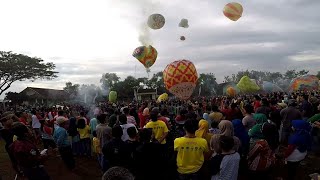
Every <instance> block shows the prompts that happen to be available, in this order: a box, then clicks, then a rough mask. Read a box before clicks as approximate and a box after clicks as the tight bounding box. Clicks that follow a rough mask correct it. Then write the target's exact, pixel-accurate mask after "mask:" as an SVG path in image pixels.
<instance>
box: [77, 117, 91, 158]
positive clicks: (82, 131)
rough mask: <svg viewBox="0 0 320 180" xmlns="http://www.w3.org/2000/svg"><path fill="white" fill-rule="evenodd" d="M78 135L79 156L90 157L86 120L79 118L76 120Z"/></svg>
mask: <svg viewBox="0 0 320 180" xmlns="http://www.w3.org/2000/svg"><path fill="white" fill-rule="evenodd" d="M77 130H78V133H79V135H80V146H81V148H80V155H86V156H89V157H90V156H91V140H90V126H88V125H87V124H86V120H85V119H83V118H80V119H79V120H78V128H77Z"/></svg>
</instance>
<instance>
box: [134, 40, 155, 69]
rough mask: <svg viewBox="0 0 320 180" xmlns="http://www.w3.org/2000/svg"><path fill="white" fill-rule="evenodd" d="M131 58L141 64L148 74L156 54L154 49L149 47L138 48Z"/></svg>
mask: <svg viewBox="0 0 320 180" xmlns="http://www.w3.org/2000/svg"><path fill="white" fill-rule="evenodd" d="M132 56H133V57H135V58H136V59H137V60H139V61H140V62H141V64H143V65H144V67H145V68H146V69H147V72H149V71H150V67H151V66H152V65H153V64H154V63H155V62H156V59H157V57H158V52H157V50H156V49H155V48H154V47H152V46H150V45H149V46H140V47H137V48H136V49H135V50H134V52H133V54H132Z"/></svg>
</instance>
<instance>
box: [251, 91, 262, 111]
mask: <svg viewBox="0 0 320 180" xmlns="http://www.w3.org/2000/svg"><path fill="white" fill-rule="evenodd" d="M259 107H261V98H260V96H258V95H255V96H254V102H253V108H254V112H256V110H257V109H258V108H259Z"/></svg>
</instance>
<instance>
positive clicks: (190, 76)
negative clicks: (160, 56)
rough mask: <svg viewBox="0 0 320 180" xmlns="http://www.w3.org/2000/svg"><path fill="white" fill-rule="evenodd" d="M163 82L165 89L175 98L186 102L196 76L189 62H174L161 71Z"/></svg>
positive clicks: (195, 81)
mask: <svg viewBox="0 0 320 180" xmlns="http://www.w3.org/2000/svg"><path fill="white" fill-rule="evenodd" d="M163 80H164V84H165V86H166V89H167V90H168V91H169V92H170V93H172V94H174V95H175V96H176V97H178V98H180V99H182V100H187V99H188V98H190V96H191V95H192V93H193V90H194V88H195V87H196V84H197V80H198V74H197V70H196V67H195V66H194V65H193V63H192V62H191V61H188V60H179V61H174V62H172V63H171V64H169V65H167V67H166V68H165V69H164V71H163Z"/></svg>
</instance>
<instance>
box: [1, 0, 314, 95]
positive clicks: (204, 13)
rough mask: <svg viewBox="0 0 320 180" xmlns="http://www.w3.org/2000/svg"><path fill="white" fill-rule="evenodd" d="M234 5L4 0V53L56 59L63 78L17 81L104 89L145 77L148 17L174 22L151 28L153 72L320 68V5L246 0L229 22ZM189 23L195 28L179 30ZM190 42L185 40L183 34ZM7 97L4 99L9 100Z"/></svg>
mask: <svg viewBox="0 0 320 180" xmlns="http://www.w3.org/2000/svg"><path fill="white" fill-rule="evenodd" d="M229 2H230V1H227V0H154V1H152V0H47V1H44V0H0V7H1V11H0V20H1V21H0V22H1V28H0V50H3V51H13V52H15V53H23V54H27V55H29V56H37V57H40V58H42V59H44V60H45V61H48V62H54V63H55V64H56V66H57V69H56V70H57V71H58V72H59V78H57V79H55V80H52V81H36V82H34V83H31V82H28V81H26V82H22V83H21V82H16V83H14V84H13V85H12V87H11V88H10V89H9V91H17V92H19V91H21V90H23V89H24V88H26V87H27V86H32V87H45V88H57V89H62V87H63V86H64V85H65V83H66V82H68V81H71V82H73V83H79V84H89V83H94V84H97V85H98V84H99V79H100V77H101V75H102V73H106V72H114V73H117V74H118V75H119V76H120V77H122V78H124V77H126V76H127V75H134V76H136V77H145V76H147V73H146V71H145V69H144V67H143V65H141V64H140V63H139V62H138V61H137V60H136V59H135V58H134V57H132V52H133V50H134V49H135V48H136V47H137V46H140V45H141V43H140V42H139V40H138V39H139V34H141V31H142V29H143V28H141V26H142V25H143V24H146V21H147V19H148V16H149V15H150V14H153V13H160V14H162V15H163V16H164V17H165V18H166V24H165V26H164V27H163V28H162V29H160V30H150V38H151V40H152V45H153V46H154V47H155V48H156V49H157V50H158V53H159V54H158V59H157V61H156V63H155V64H154V65H153V66H152V68H151V74H152V73H155V72H158V71H162V70H163V69H164V68H165V66H166V65H167V64H169V63H170V62H172V61H174V60H178V59H188V60H191V61H192V62H193V63H194V64H195V66H196V68H197V70H198V73H207V72H212V73H214V74H215V75H216V77H217V78H218V81H220V82H221V81H222V80H223V76H224V75H228V74H231V73H236V72H237V71H239V70H246V69H255V70H268V71H282V72H283V71H286V70H288V69H298V70H299V69H302V68H304V69H307V70H310V72H311V73H316V72H317V71H318V70H320V46H319V45H320V38H319V37H320V35H319V34H320V21H319V19H320V13H319V9H320V1H319V0H258V1H248V0H239V1H238V2H239V3H241V4H242V5H243V8H244V12H243V17H242V18H241V19H240V20H238V21H237V22H233V21H230V20H229V19H227V18H226V17H224V15H223V13H222V10H223V7H224V5H225V4H227V3H229ZM182 18H186V19H188V20H189V26H190V27H189V28H188V29H183V28H179V27H178V24H179V22H180V20H181V19H182ZM182 35H183V36H185V37H186V40H185V41H183V42H182V41H180V36H182ZM2 97H3V95H2Z"/></svg>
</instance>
